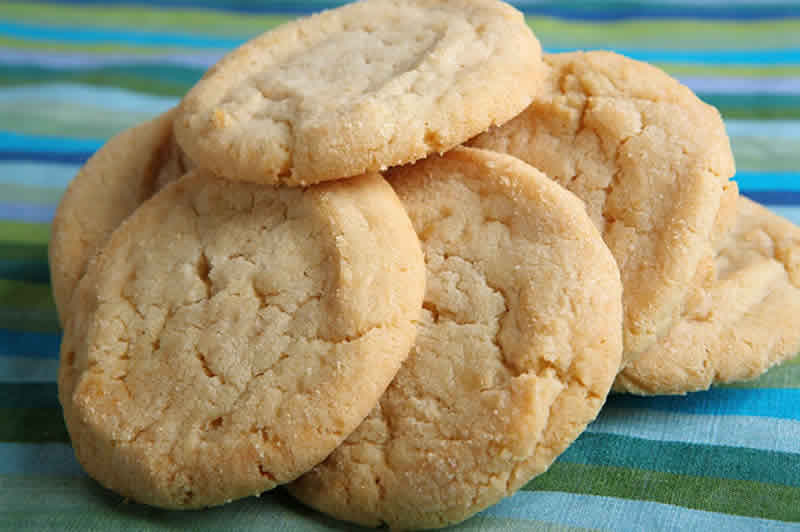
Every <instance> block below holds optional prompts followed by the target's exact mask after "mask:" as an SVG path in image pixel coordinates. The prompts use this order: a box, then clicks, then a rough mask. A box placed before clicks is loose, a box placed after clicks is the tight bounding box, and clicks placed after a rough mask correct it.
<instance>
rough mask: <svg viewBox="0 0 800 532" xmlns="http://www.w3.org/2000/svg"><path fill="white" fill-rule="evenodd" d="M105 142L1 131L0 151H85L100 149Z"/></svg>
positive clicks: (69, 152) (70, 152)
mask: <svg viewBox="0 0 800 532" xmlns="http://www.w3.org/2000/svg"><path fill="white" fill-rule="evenodd" d="M104 142H105V141H104V140H102V139H75V138H70V137H51V136H47V135H26V134H24V133H14V132H12V131H0V152H23V153H24V152H31V153H37V152H55V153H68V154H74V153H85V152H94V151H96V150H98V149H99V148H100V147H101V146H102V145H103V144H104Z"/></svg>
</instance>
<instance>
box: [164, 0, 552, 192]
mask: <svg viewBox="0 0 800 532" xmlns="http://www.w3.org/2000/svg"><path fill="white" fill-rule="evenodd" d="M543 70H544V65H543V64H542V61H541V49H540V46H539V43H538V41H537V40H536V38H535V37H534V36H533V33H532V32H531V30H530V28H529V27H528V26H527V25H526V24H525V20H524V17H523V16H522V14H521V13H520V12H518V11H517V10H515V9H514V8H512V7H511V6H509V5H508V4H505V3H503V2H499V1H497V0H452V1H448V2H442V1H440V0H363V1H361V2H356V3H353V4H349V5H346V6H343V7H341V8H338V9H332V10H329V11H325V12H322V13H320V14H317V15H314V16H311V17H306V18H302V19H299V20H296V21H292V22H290V23H288V24H285V25H283V26H280V27H278V28H277V29H275V30H272V31H270V32H268V33H265V34H263V35H261V36H260V37H257V38H255V39H253V40H252V41H250V42H248V43H246V44H244V45H242V46H241V47H240V48H238V49H237V50H234V51H233V52H232V53H230V54H228V55H227V56H226V57H224V58H223V59H222V60H221V61H220V62H219V63H217V64H216V65H215V66H214V67H212V68H211V70H209V72H208V73H207V74H206V75H205V76H204V77H203V79H202V80H201V81H200V82H199V83H198V84H197V85H195V87H193V88H192V90H191V91H189V93H188V94H187V95H186V97H185V98H184V100H183V103H182V104H181V108H182V111H181V115H180V118H179V119H178V121H177V124H176V131H177V136H178V140H179V141H180V144H181V146H182V147H183V148H184V149H185V150H186V151H187V153H188V154H189V155H190V157H191V158H192V159H193V160H194V161H196V162H197V163H198V164H199V165H200V166H203V167H204V168H208V169H210V170H212V171H213V172H215V173H216V174H218V175H221V176H225V177H227V178H229V179H235V180H242V181H252V182H259V183H284V184H289V185H307V184H311V183H316V182H320V181H326V180H330V179H339V178H342V177H348V176H351V175H357V174H360V173H362V172H365V171H369V170H373V171H377V170H382V169H384V168H386V167H389V166H393V165H398V164H402V163H407V162H411V161H415V160H417V159H421V158H423V157H425V156H426V155H428V154H429V153H433V152H443V151H445V150H448V149H450V148H452V147H453V146H457V145H458V144H461V143H462V142H464V141H466V140H467V139H469V138H470V137H472V136H474V135H477V134H478V133H480V132H482V131H485V130H486V129H487V128H488V127H489V126H491V125H492V124H499V123H502V122H504V121H506V120H509V119H511V118H512V117H513V116H515V115H516V114H517V113H519V112H520V111H522V110H523V109H524V108H525V106H526V105H528V104H529V103H530V102H531V100H532V99H533V96H534V94H535V91H536V89H537V87H538V85H539V83H540V80H541V77H542V74H543Z"/></svg>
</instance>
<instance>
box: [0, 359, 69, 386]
mask: <svg viewBox="0 0 800 532" xmlns="http://www.w3.org/2000/svg"><path fill="white" fill-rule="evenodd" d="M57 378H58V360H55V359H41V358H29V357H17V356H5V357H0V383H2V382H18V383H20V382H56V379H57Z"/></svg>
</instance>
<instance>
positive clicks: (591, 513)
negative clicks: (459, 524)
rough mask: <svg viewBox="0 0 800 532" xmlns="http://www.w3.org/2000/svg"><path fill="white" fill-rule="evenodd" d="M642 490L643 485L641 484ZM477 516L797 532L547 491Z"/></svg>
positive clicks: (630, 527)
mask: <svg viewBox="0 0 800 532" xmlns="http://www.w3.org/2000/svg"><path fill="white" fill-rule="evenodd" d="M642 489H646V487H645V486H642ZM480 515H488V516H493V517H495V516H496V517H506V518H512V519H519V520H525V519H529V518H535V519H543V520H547V521H554V522H557V523H564V524H567V525H571V526H579V527H580V526H596V527H598V528H602V529H608V530H614V531H616V532H642V531H651V530H653V531H654V530H658V531H659V532H685V531H687V530H694V531H701V530H702V531H718V530H724V531H725V532H753V531H755V530H758V531H761V532H797V525H796V524H792V523H782V522H779V521H774V520H769V519H757V518H753V517H747V516H739V515H729V514H724V513H718V512H707V511H701V510H692V509H689V508H683V507H680V506H674V505H671V504H662V503H658V502H650V501H635V500H626V499H620V498H616V497H602V496H594V495H582V494H575V493H560V492H552V491H520V492H517V493H516V494H514V496H513V497H509V498H507V499H505V500H503V501H500V502H499V503H498V504H496V505H494V506H492V507H491V508H489V509H488V510H486V511H484V512H483V513H482V514H480Z"/></svg>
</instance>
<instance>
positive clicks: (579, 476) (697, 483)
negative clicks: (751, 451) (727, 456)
mask: <svg viewBox="0 0 800 532" xmlns="http://www.w3.org/2000/svg"><path fill="white" fill-rule="evenodd" d="M713 472H714V469H713V464H710V469H709V473H713ZM523 489H526V490H530V491H536V490H546V491H564V492H568V493H579V494H585V495H601V496H607V497H619V498H623V499H631V500H646V501H653V502H660V503H664V504H674V505H677V506H684V507H686V508H694V509H696V510H705V511H710V512H722V513H729V514H734V515H746V516H751V517H761V518H765V519H778V520H782V521H798V520H800V489H798V488H792V487H789V486H782V485H777V484H765V483H761V482H753V481H746V480H730V479H719V478H715V477H710V476H709V477H695V476H689V475H677V474H674V473H662V472H658V471H643V470H641V469H629V468H623V467H610V466H597V465H584V464H570V463H564V462H556V463H554V464H553V465H552V467H551V468H550V470H549V471H548V472H547V473H545V474H543V475H540V476H539V477H537V478H535V479H533V480H532V481H531V482H529V483H528V484H527V485H526V486H525V487H524V488H523Z"/></svg>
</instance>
